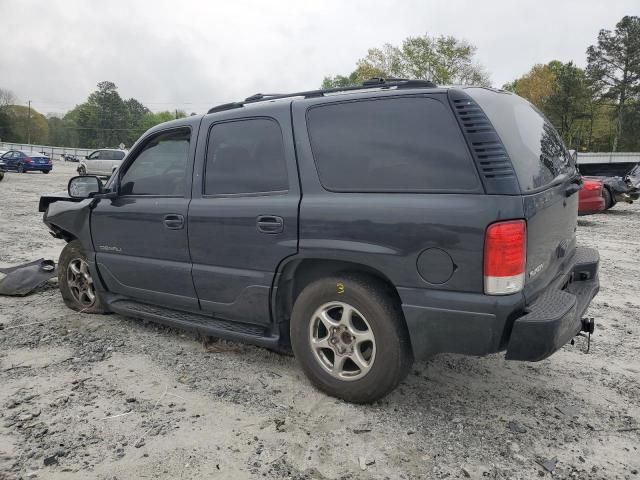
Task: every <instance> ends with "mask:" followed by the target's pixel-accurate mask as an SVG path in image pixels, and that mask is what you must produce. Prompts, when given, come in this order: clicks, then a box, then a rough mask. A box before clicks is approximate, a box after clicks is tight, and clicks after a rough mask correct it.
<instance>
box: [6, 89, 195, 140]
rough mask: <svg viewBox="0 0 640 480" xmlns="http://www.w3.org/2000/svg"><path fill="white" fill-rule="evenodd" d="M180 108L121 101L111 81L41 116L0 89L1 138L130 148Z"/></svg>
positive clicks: (180, 113) (178, 113)
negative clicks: (67, 108)
mask: <svg viewBox="0 0 640 480" xmlns="http://www.w3.org/2000/svg"><path fill="white" fill-rule="evenodd" d="M185 116H186V113H185V112H184V111H182V110H175V111H173V112H169V111H163V112H152V111H151V110H149V109H148V108H147V107H146V106H144V105H143V104H142V103H141V102H139V101H138V100H136V99H135V98H129V99H128V100H123V99H122V97H121V96H120V94H119V93H118V87H116V85H115V84H114V83H113V82H108V81H104V82H100V83H98V85H97V89H96V90H95V91H94V92H92V93H91V94H90V95H89V97H88V98H87V100H86V101H85V102H83V103H81V104H80V105H77V106H76V107H75V108H73V109H72V110H70V111H68V112H67V113H66V114H64V115H63V116H58V115H53V114H51V115H47V116H45V115H43V114H42V113H40V112H37V111H36V110H34V109H33V108H31V109H29V107H26V106H23V105H16V104H15V96H14V95H13V94H12V93H11V92H10V91H8V90H6V89H0V138H1V139H2V140H3V141H7V142H15V143H29V141H30V143H33V144H39V145H54V146H62V147H83V148H103V147H118V146H119V145H120V144H121V143H123V144H124V145H125V146H127V147H130V146H131V145H133V143H134V142H135V141H136V140H137V139H138V137H139V136H140V135H141V134H142V133H144V132H145V131H146V130H148V129H149V128H151V127H153V126H154V125H157V124H159V123H163V122H167V121H169V120H173V119H175V118H182V117H185Z"/></svg>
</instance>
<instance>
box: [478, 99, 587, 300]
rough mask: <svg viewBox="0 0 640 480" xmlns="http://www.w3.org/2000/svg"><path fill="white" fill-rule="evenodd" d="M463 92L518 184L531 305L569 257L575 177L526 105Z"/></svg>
mask: <svg viewBox="0 0 640 480" xmlns="http://www.w3.org/2000/svg"><path fill="white" fill-rule="evenodd" d="M466 91H467V93H469V95H470V96H471V97H472V98H473V99H474V100H475V101H476V102H477V103H478V104H479V105H480V107H482V109H483V110H484V112H485V114H486V115H487V117H489V120H490V121H491V123H492V124H493V126H494V128H495V129H496V131H497V132H498V135H499V136H500V138H501V140H502V142H503V144H504V146H505V148H506V150H507V153H508V154H509V157H510V158H511V161H512V164H513V168H514V170H515V173H516V176H517V178H518V183H519V185H520V189H521V191H522V202H523V211H524V216H525V219H526V221H527V263H526V270H525V287H524V294H525V297H526V299H527V302H531V301H532V300H534V299H535V297H536V296H537V295H539V294H540V293H541V292H542V291H543V290H544V289H545V287H547V286H548V285H549V283H550V282H552V281H553V280H554V279H555V278H556V277H557V276H558V275H560V274H561V273H562V272H563V271H565V266H566V264H567V263H569V262H570V261H571V257H572V256H573V254H574V251H575V248H576V228H577V218H578V190H579V185H580V176H579V173H578V171H577V169H576V166H575V162H574V160H573V158H572V157H571V155H570V154H569V152H568V151H567V149H566V147H565V146H564V143H563V142H562V139H561V138H560V136H559V135H558V133H557V132H556V130H555V129H554V128H553V126H552V125H551V123H549V121H547V120H546V119H545V117H544V116H543V115H542V113H540V112H539V111H538V110H537V109H536V108H535V107H534V106H532V105H531V104H530V103H529V102H527V101H526V100H524V99H523V98H521V97H518V96H517V95H514V94H511V93H507V92H497V91H494V90H488V89H481V88H471V89H468V90H466Z"/></svg>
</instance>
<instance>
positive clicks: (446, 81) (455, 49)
mask: <svg viewBox="0 0 640 480" xmlns="http://www.w3.org/2000/svg"><path fill="white" fill-rule="evenodd" d="M475 53H476V47H475V46H474V45H472V44H470V43H468V42H466V41H464V40H459V39H457V38H455V37H452V36H444V35H441V36H439V37H433V36H430V35H428V34H425V35H422V36H418V37H408V38H406V39H405V40H404V41H403V42H402V45H401V46H399V47H398V46H394V45H391V44H389V43H387V44H385V45H383V46H382V47H381V48H372V49H370V50H369V51H368V52H367V55H366V56H365V57H364V58H361V59H360V60H358V61H357V62H356V69H355V70H354V71H353V72H351V73H350V74H349V75H336V76H334V77H325V78H324V80H323V82H322V88H334V87H345V86H351V85H359V84H361V83H362V82H363V81H364V80H367V79H369V78H372V77H383V78H411V79H420V80H431V81H433V82H435V83H436V84H439V85H450V84H462V85H486V86H488V85H490V80H489V76H488V75H487V73H486V72H485V71H484V69H483V68H482V66H481V65H480V64H479V63H478V62H477V61H476V60H475Z"/></svg>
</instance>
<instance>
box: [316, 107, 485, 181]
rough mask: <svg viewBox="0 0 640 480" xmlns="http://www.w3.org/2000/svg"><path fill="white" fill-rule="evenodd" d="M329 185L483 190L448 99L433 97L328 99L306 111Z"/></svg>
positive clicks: (318, 162)
mask: <svg viewBox="0 0 640 480" xmlns="http://www.w3.org/2000/svg"><path fill="white" fill-rule="evenodd" d="M307 125H308V131H309V137H310V141H311V149H312V152H313V157H314V160H315V163H316V168H317V171H318V175H319V177H320V181H321V183H322V185H323V187H324V188H325V189H327V190H331V191H339V192H426V191H452V192H465V191H467V192H470V191H477V190H478V189H479V188H480V183H479V180H478V177H477V172H476V170H475V166H474V164H473V162H472V159H471V157H470V155H469V151H468V149H467V147H466V144H465V142H464V138H463V137H462V134H461V132H460V130H459V127H458V124H457V123H456V121H455V119H454V117H453V114H452V112H451V111H450V108H449V106H448V105H445V104H443V103H441V102H440V101H438V100H436V99H433V98H427V97H417V96H413V97H394V98H378V99H366V100H358V101H350V102H340V103H333V104H328V105H327V104H324V105H321V106H315V107H311V108H310V109H309V111H308V112H307Z"/></svg>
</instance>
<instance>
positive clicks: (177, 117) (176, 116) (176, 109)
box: [176, 108, 178, 120]
mask: <svg viewBox="0 0 640 480" xmlns="http://www.w3.org/2000/svg"><path fill="white" fill-rule="evenodd" d="M177 119H178V109H177V108H176V120H177Z"/></svg>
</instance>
